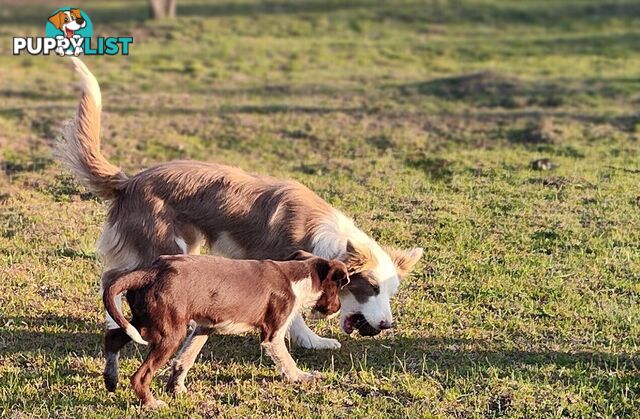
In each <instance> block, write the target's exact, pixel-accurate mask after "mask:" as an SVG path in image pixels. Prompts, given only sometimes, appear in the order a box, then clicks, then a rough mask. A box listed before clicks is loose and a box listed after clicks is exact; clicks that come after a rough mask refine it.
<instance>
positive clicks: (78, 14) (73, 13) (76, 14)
mask: <svg viewBox="0 0 640 419" xmlns="http://www.w3.org/2000/svg"><path fill="white" fill-rule="evenodd" d="M70 12H71V16H73V17H75V18H76V19H77V18H79V17H82V13H81V12H80V9H71V10H70Z"/></svg>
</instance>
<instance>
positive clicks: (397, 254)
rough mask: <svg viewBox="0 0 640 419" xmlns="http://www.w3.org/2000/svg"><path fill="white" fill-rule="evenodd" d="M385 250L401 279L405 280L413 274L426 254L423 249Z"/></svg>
mask: <svg viewBox="0 0 640 419" xmlns="http://www.w3.org/2000/svg"><path fill="white" fill-rule="evenodd" d="M385 250H386V251H387V253H388V254H389V256H390V257H391V260H392V261H393V264H394V265H395V267H396V271H397V272H398V276H399V277H400V278H404V277H405V276H407V275H408V274H409V272H411V270H412V269H413V267H414V266H415V264H416V263H418V261H419V260H420V258H421V257H422V254H423V253H424V250H423V249H422V247H416V248H413V249H410V250H402V249H395V248H386V249H385Z"/></svg>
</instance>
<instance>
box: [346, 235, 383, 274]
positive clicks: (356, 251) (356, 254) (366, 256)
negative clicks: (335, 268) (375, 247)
mask: <svg viewBox="0 0 640 419" xmlns="http://www.w3.org/2000/svg"><path fill="white" fill-rule="evenodd" d="M344 263H345V265H347V269H348V270H349V272H351V273H358V272H363V271H366V270H368V269H372V268H373V267H375V266H376V264H377V263H378V262H377V260H376V258H375V256H373V253H372V252H371V249H369V248H368V247H366V246H360V245H358V244H356V243H354V242H352V241H348V242H347V254H346V256H345V258H344Z"/></svg>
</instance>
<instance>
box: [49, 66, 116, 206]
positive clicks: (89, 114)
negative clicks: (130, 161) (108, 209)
mask: <svg viewBox="0 0 640 419" xmlns="http://www.w3.org/2000/svg"><path fill="white" fill-rule="evenodd" d="M71 60H72V61H73V65H74V67H75V69H76V71H77V72H78V73H79V74H80V77H81V80H82V97H81V99H80V104H79V105H78V111H77V113H76V117H75V119H73V120H72V121H70V122H68V123H67V124H66V125H65V127H64V129H63V133H62V137H61V138H59V139H58V140H57V144H56V147H55V154H56V156H57V157H58V158H59V159H60V160H61V161H62V162H63V163H64V164H65V165H66V166H67V167H68V168H69V169H70V170H71V171H72V172H73V174H74V175H75V176H76V178H78V180H79V181H80V183H82V184H83V185H85V186H86V187H87V188H88V189H89V190H90V191H91V192H93V193H95V194H96V195H98V196H99V197H100V198H103V199H113V198H115V197H116V196H117V195H118V192H119V191H120V190H122V189H123V188H124V186H125V184H126V181H127V176H126V175H125V174H124V172H123V171H122V170H121V169H120V168H119V167H117V166H114V165H113V164H111V163H109V162H108V161H107V159H106V158H105V157H104V156H103V155H102V153H100V113H101V109H102V95H101V94H100V86H99V85H98V81H97V80H96V78H95V77H94V76H93V74H91V72H90V71H89V69H88V68H87V66H85V65H84V63H83V62H82V61H80V60H79V59H78V58H75V57H72V58H71Z"/></svg>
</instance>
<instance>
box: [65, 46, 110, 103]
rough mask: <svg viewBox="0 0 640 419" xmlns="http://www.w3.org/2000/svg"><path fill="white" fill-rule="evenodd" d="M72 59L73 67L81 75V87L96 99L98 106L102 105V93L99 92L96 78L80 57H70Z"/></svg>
mask: <svg viewBox="0 0 640 419" xmlns="http://www.w3.org/2000/svg"><path fill="white" fill-rule="evenodd" d="M70 58H71V61H73V67H74V68H75V70H76V71H77V72H78V73H80V76H81V77H82V89H83V90H84V91H85V92H87V93H88V94H89V95H90V96H92V97H93V99H94V100H95V101H96V105H98V108H100V107H101V106H102V94H101V93H100V85H99V84H98V80H96V78H95V77H94V75H93V73H91V71H89V69H88V68H87V66H86V65H85V63H83V62H82V60H81V59H80V58H77V57H70Z"/></svg>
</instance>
